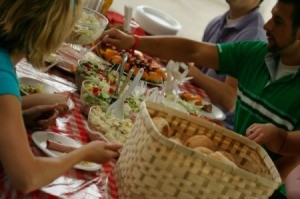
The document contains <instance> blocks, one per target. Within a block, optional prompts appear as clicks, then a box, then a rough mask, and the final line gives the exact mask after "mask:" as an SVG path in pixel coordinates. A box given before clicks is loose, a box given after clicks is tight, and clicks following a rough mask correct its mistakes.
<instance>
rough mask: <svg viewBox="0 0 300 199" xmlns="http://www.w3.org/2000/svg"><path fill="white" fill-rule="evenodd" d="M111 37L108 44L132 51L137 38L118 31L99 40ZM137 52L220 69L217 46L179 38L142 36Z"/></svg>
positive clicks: (107, 41)
mask: <svg viewBox="0 0 300 199" xmlns="http://www.w3.org/2000/svg"><path fill="white" fill-rule="evenodd" d="M105 35H109V37H108V38H107V39H105V42H106V43H109V44H111V45H114V46H116V47H117V48H119V49H130V48H132V47H133V45H134V43H135V38H134V37H133V36H131V35H128V34H125V33H123V32H121V31H119V30H117V29H110V30H108V31H105V32H104V33H103V34H102V36H101V37H100V38H99V39H102V38H103V37H104V36H105ZM136 47H137V50H140V51H142V52H144V53H147V54H149V55H151V56H155V57H159V58H162V59H166V60H169V59H173V60H175V61H182V62H194V63H195V65H199V66H207V67H210V68H213V69H218V68H219V60H218V51H217V46H216V45H215V44H210V43H204V42H196V41H193V40H189V39H185V38H179V37H170V36H169V37H168V36H166V37H161V36H142V37H139V44H138V45H137V46H136Z"/></svg>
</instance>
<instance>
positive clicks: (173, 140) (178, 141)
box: [169, 137, 182, 144]
mask: <svg viewBox="0 0 300 199" xmlns="http://www.w3.org/2000/svg"><path fill="white" fill-rule="evenodd" d="M169 140H171V141H172V142H175V143H176V144H182V142H181V140H180V139H179V138H175V137H173V138H169Z"/></svg>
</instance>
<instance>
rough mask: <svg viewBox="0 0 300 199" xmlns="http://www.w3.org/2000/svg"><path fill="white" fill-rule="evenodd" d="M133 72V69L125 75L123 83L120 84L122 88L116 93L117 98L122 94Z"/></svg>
mask: <svg viewBox="0 0 300 199" xmlns="http://www.w3.org/2000/svg"><path fill="white" fill-rule="evenodd" d="M133 71H134V68H132V69H130V71H129V73H128V74H127V77H126V79H125V82H124V83H123V84H122V87H121V88H120V91H119V93H118V96H117V98H119V97H120V95H121V93H122V92H123V90H124V89H125V88H126V86H127V85H128V83H129V81H130V78H131V76H132V74H133Z"/></svg>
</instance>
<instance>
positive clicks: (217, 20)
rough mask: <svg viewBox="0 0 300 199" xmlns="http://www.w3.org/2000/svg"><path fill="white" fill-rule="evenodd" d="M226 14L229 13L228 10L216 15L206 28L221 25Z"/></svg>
mask: <svg viewBox="0 0 300 199" xmlns="http://www.w3.org/2000/svg"><path fill="white" fill-rule="evenodd" d="M226 15H227V12H226V13H224V14H222V15H219V16H216V17H215V18H213V19H212V20H210V21H209V22H208V24H207V26H206V29H209V28H211V27H213V26H216V25H219V24H220V23H223V21H224V18H226Z"/></svg>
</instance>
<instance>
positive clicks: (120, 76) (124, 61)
mask: <svg viewBox="0 0 300 199" xmlns="http://www.w3.org/2000/svg"><path fill="white" fill-rule="evenodd" d="M127 59H128V55H127V53H124V54H123V55H122V63H121V66H120V69H119V75H118V81H117V84H116V91H115V94H114V95H115V96H116V97H118V96H119V92H120V91H119V87H120V83H121V79H122V76H123V73H124V69H125V65H126V63H127Z"/></svg>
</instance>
